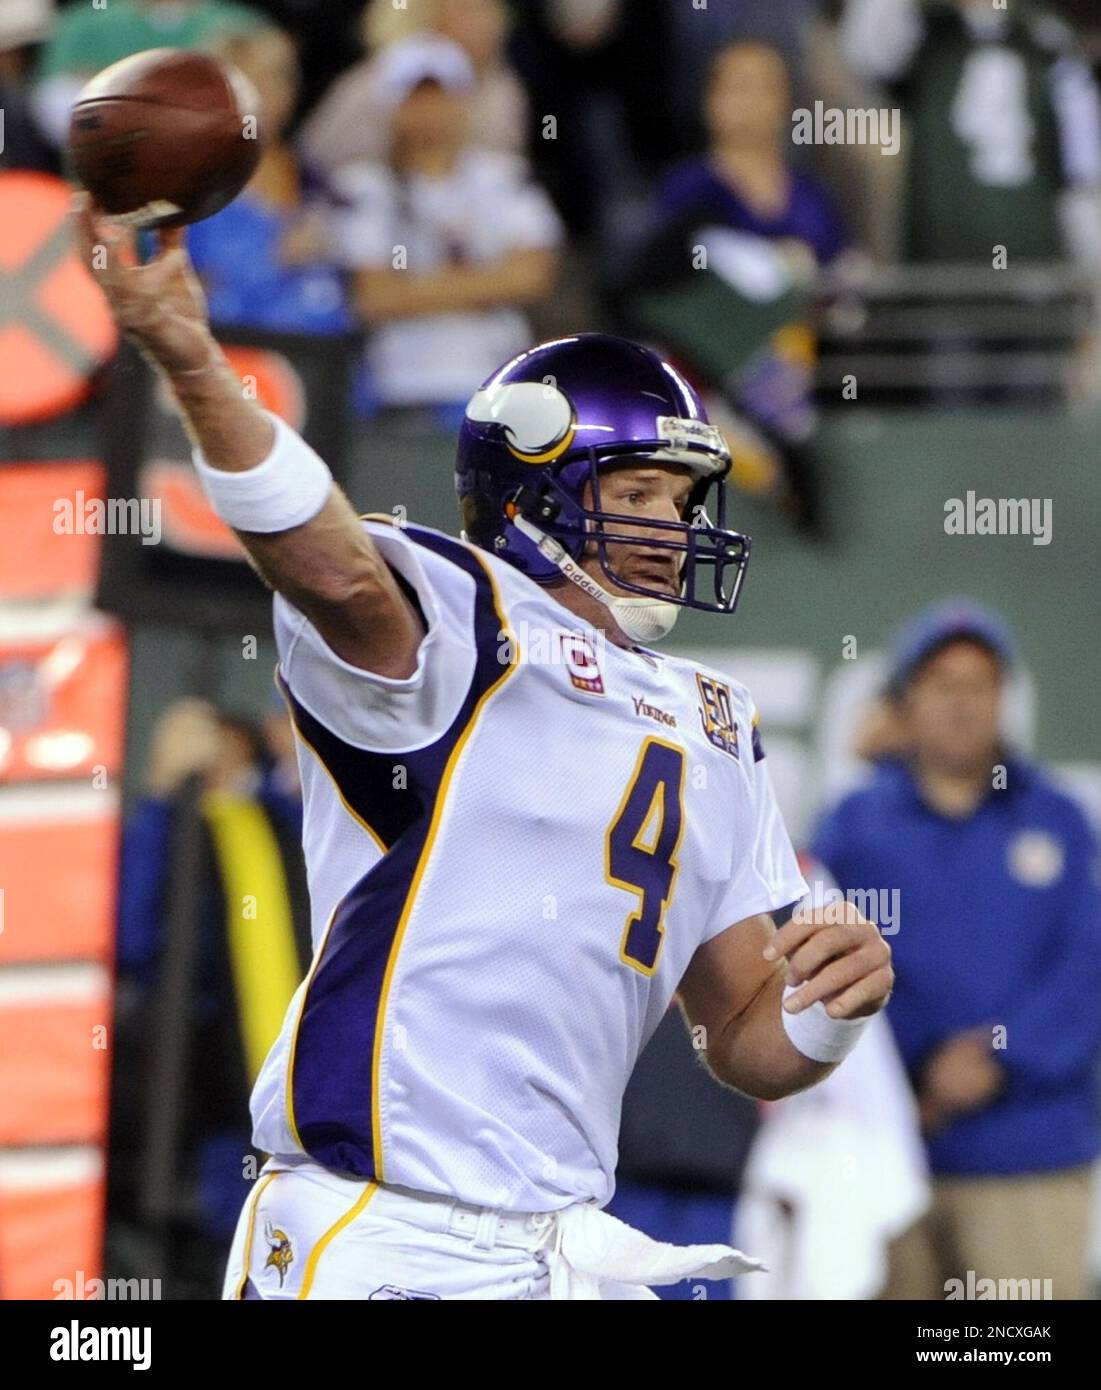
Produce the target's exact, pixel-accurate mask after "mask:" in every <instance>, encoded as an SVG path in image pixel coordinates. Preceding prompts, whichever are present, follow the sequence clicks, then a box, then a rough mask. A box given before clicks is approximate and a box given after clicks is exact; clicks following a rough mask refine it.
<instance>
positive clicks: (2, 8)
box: [0, 0, 55, 50]
mask: <svg viewBox="0 0 1101 1390" xmlns="http://www.w3.org/2000/svg"><path fill="white" fill-rule="evenodd" d="M54 19H55V16H54V0H3V3H2V4H0V50H3V49H7V48H21V47H22V46H23V44H25V43H40V42H41V40H42V39H44V38H46V37H47V35H48V34H49V33H50V31H51V30H52V29H53V27H54Z"/></svg>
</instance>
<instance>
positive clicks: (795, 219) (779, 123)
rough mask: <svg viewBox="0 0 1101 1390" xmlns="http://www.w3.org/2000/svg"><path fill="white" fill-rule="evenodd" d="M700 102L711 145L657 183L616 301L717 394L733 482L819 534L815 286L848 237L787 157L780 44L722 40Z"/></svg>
mask: <svg viewBox="0 0 1101 1390" xmlns="http://www.w3.org/2000/svg"><path fill="white" fill-rule="evenodd" d="M703 105H704V116H705V122H706V132H707V146H706V150H705V152H704V153H703V154H702V155H700V156H697V157H695V158H692V159H689V160H686V161H684V162H682V163H680V164H677V165H675V166H674V167H673V168H672V169H671V170H670V171H669V172H668V173H667V175H666V176H665V178H664V179H663V180H662V182H661V184H660V185H659V188H658V192H657V197H656V200H655V201H656V208H655V213H654V216H653V218H652V220H651V226H650V228H649V230H648V232H647V233H646V235H645V236H644V238H643V239H642V241H641V244H640V245H639V246H637V247H636V248H634V250H633V251H632V253H631V254H630V255H629V256H627V257H625V258H624V267H625V269H624V270H622V271H621V272H620V274H619V276H618V283H616V284H614V286H613V291H612V298H613V300H614V302H615V304H616V307H617V309H618V311H619V312H620V313H621V314H622V315H623V321H624V326H625V328H626V329H627V330H628V331H629V332H633V333H634V334H635V335H636V336H637V335H639V334H646V333H651V334H655V335H657V336H659V337H660V339H661V341H663V342H664V343H665V344H666V346H667V348H668V349H669V351H671V352H672V353H674V354H675V355H677V356H678V357H679V358H681V359H682V360H683V361H684V362H685V363H686V365H688V366H690V367H691V368H692V369H693V370H694V371H695V372H696V373H697V374H698V375H699V378H700V384H701V385H703V386H704V387H705V388H707V389H713V390H715V391H716V392H719V391H721V392H722V394H723V396H724V397H725V403H726V407H727V408H726V409H725V410H724V408H723V405H722V404H721V403H717V409H718V411H719V419H718V421H717V423H718V424H719V427H720V428H722V429H723V430H724V433H725V434H726V436H727V439H728V442H729V443H730V446H731V453H732V457H733V460H734V462H733V467H732V470H731V478H732V481H733V482H734V483H735V484H736V485H738V486H744V487H745V488H746V490H748V491H753V492H757V493H761V494H764V495H767V496H773V497H775V498H776V499H777V500H778V501H779V502H780V504H781V505H782V506H783V507H784V509H785V510H786V511H787V512H788V513H789V514H790V515H791V516H792V517H793V519H795V520H796V521H797V523H799V524H800V525H803V526H805V527H813V526H814V525H815V523H816V518H817V511H816V501H815V486H814V481H813V479H814V473H815V467H814V462H813V460H812V458H811V456H810V448H811V439H812V435H813V431H814V427H815V415H814V410H813V389H814V368H815V359H816V352H815V341H814V336H813V333H812V330H811V326H810V322H809V316H810V309H811V301H810V292H811V288H812V286H813V281H814V276H815V273H816V269H817V267H818V266H820V265H823V264H826V263H827V262H830V261H834V260H836V259H837V257H838V256H839V255H840V254H841V252H842V251H843V250H844V248H845V245H846V241H845V233H844V230H843V228H842V224H841V219H840V217H839V215H838V213H837V211H836V209H835V207H834V206H833V202H832V200H831V199H830V198H829V196H828V195H827V193H826V192H825V190H824V189H823V188H822V187H820V186H819V185H818V183H817V182H816V181H815V180H814V179H813V178H812V177H811V176H809V175H807V174H804V173H801V172H798V171H796V170H795V169H794V168H792V166H791V164H790V163H789V158H788V155H789V150H790V147H791V111H792V100H791V86H790V82H789V79H788V71H787V65H786V63H785V60H784V58H783V55H782V54H781V53H780V52H779V50H778V49H776V48H774V47H772V45H770V44H767V43H764V42H762V41H760V40H752V39H751V40H745V41H738V42H735V43H730V44H726V45H724V46H723V47H722V48H720V49H719V50H718V51H717V52H716V53H715V55H714V58H713V61H712V66H711V72H710V77H709V80H708V84H707V87H706V89H705V93H704V102H703ZM701 253H702V254H701ZM670 296H676V297H677V298H678V299H679V301H680V302H679V304H678V303H675V302H674V301H673V299H672V298H671V297H670ZM709 408H710V405H709Z"/></svg>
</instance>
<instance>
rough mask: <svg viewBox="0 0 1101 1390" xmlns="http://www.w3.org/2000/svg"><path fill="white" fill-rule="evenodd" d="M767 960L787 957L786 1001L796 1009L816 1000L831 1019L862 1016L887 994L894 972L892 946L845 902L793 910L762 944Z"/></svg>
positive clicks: (789, 1007) (874, 1009) (874, 1010)
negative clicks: (788, 987)
mask: <svg viewBox="0 0 1101 1390" xmlns="http://www.w3.org/2000/svg"><path fill="white" fill-rule="evenodd" d="M765 957H766V959H768V960H779V959H780V958H781V957H782V958H783V959H784V960H785V961H786V964H787V971H786V977H785V978H786V983H787V984H789V985H793V986H797V987H798V988H797V991H796V993H795V994H792V995H790V996H789V997H788V999H787V1000H786V1001H785V1004H784V1007H785V1008H786V1009H787V1010H788V1012H790V1013H798V1012H800V1011H801V1010H803V1009H805V1008H808V1007H809V1006H810V1005H811V1004H813V1003H815V1002H816V1001H817V1000H819V999H821V1000H823V1001H824V1003H825V1006H826V1011H827V1012H828V1013H829V1015H830V1016H831V1018H866V1017H867V1016H868V1015H869V1014H874V1013H877V1012H878V1011H879V1010H880V1009H882V1007H883V1006H884V1004H886V1002H887V1000H888V999H889V998H890V994H891V990H892V988H893V987H894V980H895V974H894V970H893V969H892V968H891V948H890V946H888V945H887V943H886V941H884V939H883V937H882V936H881V935H880V933H879V929H878V927H876V925H875V924H874V923H873V922H869V921H868V920H867V918H865V917H863V916H862V915H861V914H860V912H858V911H857V909H856V908H855V907H854V906H853V904H852V903H849V902H830V903H826V904H825V905H824V906H821V907H805V908H802V909H797V910H796V911H795V913H794V914H793V915H792V918H791V920H790V921H789V922H786V923H785V924H784V926H782V927H781V928H780V930H779V931H778V932H777V933H776V935H775V936H774V937H773V938H772V941H771V942H770V943H769V945H768V946H767V947H766V948H765Z"/></svg>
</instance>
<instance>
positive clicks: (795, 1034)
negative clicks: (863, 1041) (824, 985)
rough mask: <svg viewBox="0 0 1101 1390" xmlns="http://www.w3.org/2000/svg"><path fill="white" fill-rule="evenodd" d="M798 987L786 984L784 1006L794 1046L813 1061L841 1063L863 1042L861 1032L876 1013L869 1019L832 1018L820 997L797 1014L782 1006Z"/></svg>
mask: <svg viewBox="0 0 1101 1390" xmlns="http://www.w3.org/2000/svg"><path fill="white" fill-rule="evenodd" d="M796 989H798V985H785V986H784V998H783V1000H781V1009H780V1016H781V1017H782V1018H783V1020H784V1032H785V1033H786V1034H787V1035H788V1037H789V1038H790V1039H791V1042H792V1045H793V1046H794V1047H795V1048H796V1049H797V1050H798V1051H799V1052H801V1053H802V1054H803V1056H804V1057H809V1058H810V1059H811V1061H812V1062H840V1060H841V1059H842V1057H844V1056H846V1055H847V1054H848V1053H850V1052H851V1051H852V1050H853V1048H854V1047H855V1046H856V1044H857V1043H858V1042H859V1041H860V1035H861V1033H863V1031H864V1029H865V1028H866V1027H867V1025H868V1023H869V1022H870V1020H871V1017H872V1015H870V1014H869V1015H868V1017H867V1018H831V1017H830V1016H829V1014H828V1013H827V1012H826V1006H825V1004H823V1003H822V1001H821V999H816V1000H815V1001H814V1003H813V1004H812V1005H811V1006H810V1008H809V1009H801V1010H800V1011H799V1012H798V1013H797V1014H791V1013H788V1011H787V1009H785V1008H783V1007H782V1005H783V1003H784V1002H785V1001H786V1000H787V998H788V997H789V995H792V994H794V993H795V991H796Z"/></svg>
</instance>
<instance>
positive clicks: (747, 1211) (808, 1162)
mask: <svg viewBox="0 0 1101 1390" xmlns="http://www.w3.org/2000/svg"><path fill="white" fill-rule="evenodd" d="M799 867H800V869H802V871H803V877H804V878H805V879H806V881H807V883H808V885H809V886H810V890H811V891H810V897H809V898H808V899H807V900H806V901H805V902H804V903H803V904H801V905H800V906H801V907H804V908H805V907H808V906H809V907H826V908H828V907H830V905H831V904H835V903H838V898H839V894H838V893H837V885H836V884H834V883H833V882H832V880H831V879H830V877H829V875H828V874H826V873H825V871H824V869H823V868H822V865H821V864H819V863H817V862H816V861H815V860H813V859H811V858H810V857H809V856H807V855H802V854H801V855H800V856H799ZM839 905H840V906H843V904H839ZM759 1108H760V1112H761V1126H760V1129H759V1130H758V1132H757V1134H756V1136H755V1137H754V1141H753V1144H752V1147H751V1148H750V1151H749V1156H748V1159H747V1161H746V1166H745V1172H744V1174H743V1179H742V1190H741V1194H740V1196H739V1199H738V1207H737V1215H736V1219H735V1228H734V1244H735V1245H736V1246H737V1247H738V1248H740V1249H742V1250H752V1251H753V1252H754V1253H755V1254H758V1255H760V1257H761V1258H762V1259H764V1260H766V1261H767V1262H768V1270H767V1271H766V1272H764V1273H762V1274H760V1275H754V1276H753V1278H752V1279H745V1280H739V1281H738V1283H739V1287H738V1295H739V1297H742V1298H748V1299H769V1300H774V1299H840V1298H844V1299H856V1298H860V1299H871V1298H877V1297H878V1296H879V1295H880V1294H881V1293H882V1292H883V1289H884V1288H885V1286H886V1284H887V1280H888V1277H889V1274H890V1260H889V1254H890V1249H891V1243H892V1241H895V1240H897V1239H898V1238H899V1237H900V1236H902V1235H904V1234H905V1233H906V1232H908V1231H910V1229H911V1228H912V1227H913V1226H914V1224H915V1223H916V1222H917V1221H918V1220H919V1219H920V1218H921V1217H922V1216H923V1215H924V1213H925V1212H926V1210H927V1209H928V1207H929V1198H930V1193H929V1174H928V1167H927V1164H926V1161H925V1152H924V1148H923V1145H922V1142H921V1135H920V1131H919V1126H918V1110H917V1105H916V1104H915V1102H914V1097H913V1094H912V1093H911V1090H910V1084H909V1081H908V1079H907V1076H906V1071H905V1068H904V1067H903V1064H902V1059H901V1057H900V1056H899V1053H898V1048H897V1046H896V1044H895V1041H894V1038H893V1036H892V1034H891V1028H890V1024H889V1023H888V1022H887V1020H886V1018H885V1017H884V1015H883V1014H879V1015H877V1016H876V1017H875V1018H874V1019H872V1020H871V1022H870V1023H869V1025H868V1029H867V1031H866V1033H865V1034H864V1036H863V1037H862V1038H861V1039H860V1041H859V1043H857V1045H856V1047H855V1048H854V1049H853V1051H852V1053H851V1054H850V1055H849V1056H848V1057H846V1058H845V1061H844V1063H843V1064H842V1065H841V1066H839V1067H838V1068H837V1070H836V1071H833V1072H831V1073H830V1075H829V1076H827V1077H826V1079H825V1080H824V1081H822V1082H820V1083H819V1084H818V1085H817V1086H813V1087H811V1088H810V1090H808V1091H802V1092H800V1093H799V1094H798V1095H794V1096H788V1097H787V1098H786V1099H785V1100H779V1101H772V1102H768V1103H765V1104H762V1105H761V1106H760V1107H759Z"/></svg>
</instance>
